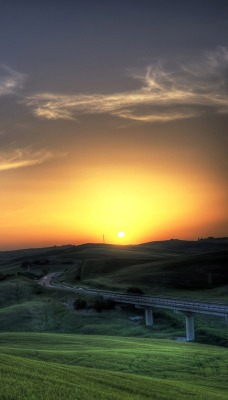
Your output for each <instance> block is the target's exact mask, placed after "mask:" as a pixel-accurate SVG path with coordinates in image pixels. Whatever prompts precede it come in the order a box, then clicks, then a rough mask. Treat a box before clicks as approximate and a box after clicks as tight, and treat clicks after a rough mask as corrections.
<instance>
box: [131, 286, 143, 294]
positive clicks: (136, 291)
mask: <svg viewBox="0 0 228 400" xmlns="http://www.w3.org/2000/svg"><path fill="white" fill-rule="evenodd" d="M127 293H132V294H143V293H144V292H143V290H142V289H140V288H139V287H134V286H131V287H129V288H128V289H127Z"/></svg>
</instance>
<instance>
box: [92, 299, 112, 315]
mask: <svg viewBox="0 0 228 400" xmlns="http://www.w3.org/2000/svg"><path fill="white" fill-rule="evenodd" d="M94 308H95V310H96V311H97V312H101V311H102V310H113V309H114V308H115V302H114V301H113V300H111V299H104V298H103V297H99V298H98V299H97V300H96V301H95V303H94Z"/></svg>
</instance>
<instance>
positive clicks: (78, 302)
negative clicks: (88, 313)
mask: <svg viewBox="0 0 228 400" xmlns="http://www.w3.org/2000/svg"><path fill="white" fill-rule="evenodd" d="M86 306H87V302H86V300H83V299H76V300H75V302H74V308H75V310H81V309H83V308H86Z"/></svg>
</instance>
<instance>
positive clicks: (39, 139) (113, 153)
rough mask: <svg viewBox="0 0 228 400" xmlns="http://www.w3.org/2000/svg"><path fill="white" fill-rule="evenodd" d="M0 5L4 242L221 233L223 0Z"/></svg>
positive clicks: (226, 48) (225, 85)
mask: <svg viewBox="0 0 228 400" xmlns="http://www.w3.org/2000/svg"><path fill="white" fill-rule="evenodd" d="M0 3H1V9H0V250H4V249H16V248H27V247H41V246H52V245H62V244H68V243H71V244H79V243H86V242H96V243H97V242H102V240H103V235H104V238H105V242H106V243H119V244H129V243H130V244H133V243H142V242H146V241H152V240H163V239H170V238H179V239H197V238H198V237H207V236H226V235H228V229H227V228H228V218H227V217H228V216H227V210H228V206H227V148H228V143H227V133H228V116H227V111H228V2H227V1H223V0H217V1H214V0H212V1H210V0H207V1H200V0H197V1H189V0H180V1H176V0H172V1H170V0H167V1H165V0H159V1H157V0H140V1H139V0H115V1H111V0H110V1H109V0H72V1H71V0H66V1H58V0H46V1H42V0H39V1H31V0H30V1H29V0H27V1H25V0H20V1H11V0H9V1H0ZM118 232H124V233H125V236H124V237H118V235H117V233H118ZM119 236H122V235H119Z"/></svg>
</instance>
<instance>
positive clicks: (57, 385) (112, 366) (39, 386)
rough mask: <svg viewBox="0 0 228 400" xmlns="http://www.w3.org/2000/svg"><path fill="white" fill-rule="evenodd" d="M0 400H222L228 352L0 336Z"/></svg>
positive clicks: (158, 343)
mask: <svg viewBox="0 0 228 400" xmlns="http://www.w3.org/2000/svg"><path fill="white" fill-rule="evenodd" d="M0 359H1V362H0V371H1V385H0V398H1V400H9V399H14V400H27V399H28V400H36V399H37V400H54V399H55V400H58V399H62V400H63V399H64V400H77V399H78V400H92V399H95V400H96V399H101V400H107V399H110V400H115V399H129V400H131V399H137V400H143V399H154V400H157V399H164V400H165V399H167V400H170V399H176V400H187V399H189V400H190V399H192V398H196V399H197V400H201V399H202V400H203V399H205V400H210V399H211V400H214V399H221V400H222V399H224V400H225V399H227V389H228V386H227V380H226V378H227V372H228V371H227V366H228V351H227V350H224V349H221V348H218V347H216V346H206V345H200V344H195V343H177V342H174V341H168V340H151V339H132V338H116V337H110V336H107V337H102V336H81V335H65V334H36V333H31V334H29V333H8V334H7V333H1V334H0Z"/></svg>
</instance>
